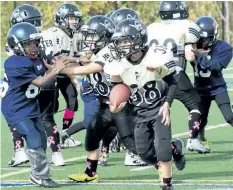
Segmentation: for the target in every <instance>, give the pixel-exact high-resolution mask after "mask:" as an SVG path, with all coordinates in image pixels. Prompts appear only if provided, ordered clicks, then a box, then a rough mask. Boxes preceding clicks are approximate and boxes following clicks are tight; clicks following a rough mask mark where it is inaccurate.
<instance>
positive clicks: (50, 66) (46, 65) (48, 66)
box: [43, 59, 55, 70]
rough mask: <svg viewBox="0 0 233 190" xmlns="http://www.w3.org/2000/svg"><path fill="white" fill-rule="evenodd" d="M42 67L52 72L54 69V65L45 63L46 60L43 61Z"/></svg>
mask: <svg viewBox="0 0 233 190" xmlns="http://www.w3.org/2000/svg"><path fill="white" fill-rule="evenodd" d="M43 62H44V65H45V67H46V68H47V69H48V70H52V69H54V66H55V65H54V64H48V62H47V61H46V59H43Z"/></svg>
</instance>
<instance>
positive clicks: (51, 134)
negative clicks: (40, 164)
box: [45, 125, 61, 152]
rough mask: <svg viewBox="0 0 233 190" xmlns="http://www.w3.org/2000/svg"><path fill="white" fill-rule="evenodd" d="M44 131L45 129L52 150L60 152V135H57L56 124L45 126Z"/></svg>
mask: <svg viewBox="0 0 233 190" xmlns="http://www.w3.org/2000/svg"><path fill="white" fill-rule="evenodd" d="M45 131H46V134H47V137H48V141H49V144H50V148H51V150H52V152H60V151H61V147H60V135H59V132H58V128H57V126H56V125H52V126H50V127H45Z"/></svg>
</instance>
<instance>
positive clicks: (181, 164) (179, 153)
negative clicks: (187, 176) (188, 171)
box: [172, 139, 186, 170]
mask: <svg viewBox="0 0 233 190" xmlns="http://www.w3.org/2000/svg"><path fill="white" fill-rule="evenodd" d="M172 144H174V145H175V147H176V150H175V151H172V152H173V159H174V161H175V165H176V168H177V169H178V170H183V169H184V168H185V165H186V160H185V156H184V142H183V141H182V140H181V139H176V140H175V141H174V142H173V143H172Z"/></svg>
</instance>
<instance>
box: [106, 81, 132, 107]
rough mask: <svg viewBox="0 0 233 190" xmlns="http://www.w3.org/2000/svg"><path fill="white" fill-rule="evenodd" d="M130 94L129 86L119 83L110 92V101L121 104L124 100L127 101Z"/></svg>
mask: <svg viewBox="0 0 233 190" xmlns="http://www.w3.org/2000/svg"><path fill="white" fill-rule="evenodd" d="M129 96H130V90H129V87H128V86H126V85H125V84H117V85H116V86H114V87H113V88H112V90H111V92H110V96H109V101H110V103H111V104H112V105H114V104H115V103H116V105H117V106H119V105H120V104H121V103H122V102H127V101H128V99H129Z"/></svg>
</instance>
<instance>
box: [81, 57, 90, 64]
mask: <svg viewBox="0 0 233 190" xmlns="http://www.w3.org/2000/svg"><path fill="white" fill-rule="evenodd" d="M79 60H80V62H81V63H90V62H91V60H90V59H88V58H87V57H84V56H80V58H79Z"/></svg>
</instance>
